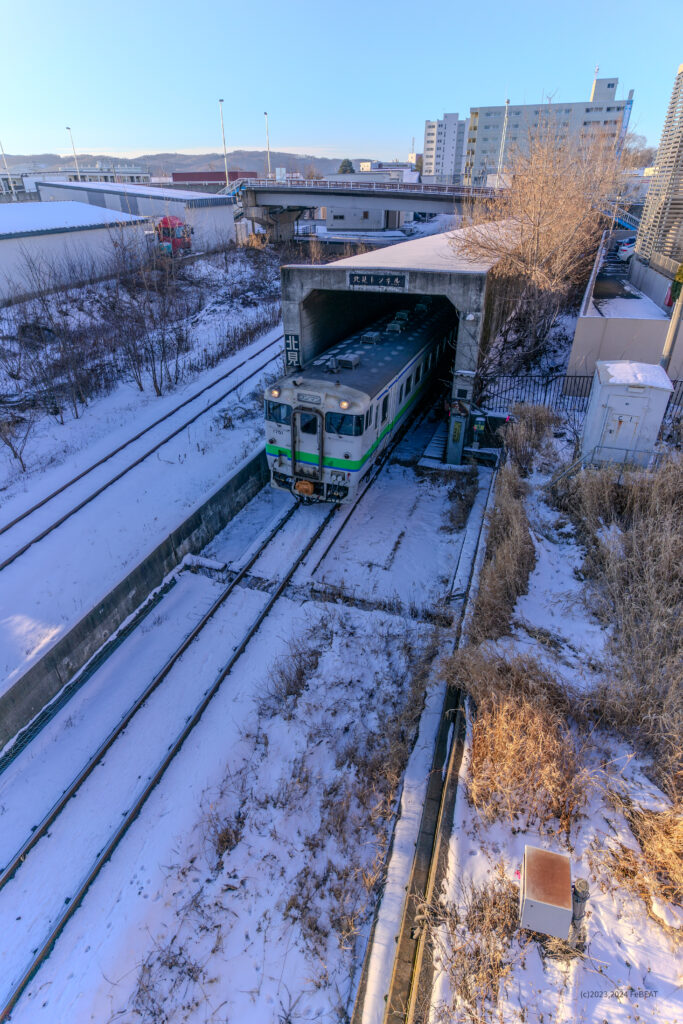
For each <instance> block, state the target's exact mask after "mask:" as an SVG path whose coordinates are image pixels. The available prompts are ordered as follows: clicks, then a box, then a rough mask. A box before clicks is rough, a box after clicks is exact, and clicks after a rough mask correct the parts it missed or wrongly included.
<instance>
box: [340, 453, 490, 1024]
mask: <svg viewBox="0 0 683 1024" xmlns="http://www.w3.org/2000/svg"><path fill="white" fill-rule="evenodd" d="M495 480H496V473H493V474H492V475H491V479H490V481H489V486H488V492H487V501H486V507H485V508H484V511H483V514H482V516H481V522H480V524H479V527H478V530H477V534H476V543H475V544H474V545H473V549H474V550H473V555H472V560H471V565H470V566H469V571H468V572H467V584H466V586H465V587H464V588H463V590H462V592H461V593H460V594H458V596H457V599H459V600H461V602H462V604H461V608H460V614H459V616H458V620H457V624H456V628H455V634H454V639H453V649H454V650H455V649H456V648H457V647H459V646H460V645H461V644H462V642H463V638H464V637H465V635H466V630H467V617H468V615H470V614H471V597H470V593H471V588H472V585H473V582H474V580H475V579H476V577H477V574H478V572H479V570H480V568H481V561H482V559H483V554H484V542H485V537H486V533H485V530H486V519H487V517H486V512H487V510H488V509H489V507H490V503H491V500H492V497H493V492H494V485H495ZM456 575H457V571H456ZM463 699H464V698H463V694H462V693H461V691H460V690H457V691H453V690H450V688H447V689H446V692H445V694H444V699H443V705H442V709H441V715H440V719H439V725H438V729H437V734H436V738H435V743H434V753H433V757H432V763H431V770H430V773H429V779H428V783H427V790H426V793H425V798H424V802H423V810H422V816H421V820H420V826H419V831H418V834H417V837H416V842H415V854H414V857H413V862H412V865H411V869H410V875H409V879H408V884H407V885H406V886H405V890H406V896H405V900H404V904H403V912H402V916H401V921H400V927H399V930H398V935H397V936H396V952H395V954H394V960H393V965H392V972H391V980H390V983H389V987H388V992H387V993H386V994H384V998H383V1000H382V1005H381V1007H379V1006H377V1005H374V1006H370V1005H369V1004H367V1003H366V992H367V987H368V975H369V971H370V966H371V957H372V938H373V935H374V930H375V925H376V923H377V912H376V916H375V922H374V923H373V928H372V932H371V936H370V940H369V942H368V946H367V949H366V954H365V958H364V962H363V967H362V970H361V977H360V981H359V985H358V990H357V993H356V1000H355V1004H354V1008H353V1013H352V1016H351V1024H363V1022H364V1021H366V1020H373V1021H379V1020H381V1021H382V1024H423V1022H424V1021H426V1020H427V1019H428V1017H429V998H430V995H431V988H432V981H433V972H432V965H431V960H430V958H429V955H428V935H427V931H426V929H425V927H424V922H423V920H422V918H421V914H420V906H421V904H422V902H423V901H425V902H426V903H430V902H432V901H433V900H434V899H435V898H436V894H437V893H438V892H439V890H440V886H441V883H442V881H443V879H444V877H445V872H446V870H447V855H448V844H449V839H450V834H451V829H452V825H453V814H454V808H455V799H456V793H457V786H458V776H459V773H460V765H461V762H462V754H463V749H464V739H465V715H464V709H463Z"/></svg>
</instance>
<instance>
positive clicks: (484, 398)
mask: <svg viewBox="0 0 683 1024" xmlns="http://www.w3.org/2000/svg"><path fill="white" fill-rule="evenodd" d="M592 383H593V377H592V376H584V375H565V374H562V375H561V376H554V377H551V376H544V375H542V374H521V375H519V376H514V377H513V376H503V377H492V378H491V379H489V380H485V381H481V382H480V384H479V391H478V392H477V394H476V396H475V397H476V399H477V401H478V403H479V405H482V406H484V407H485V408H486V409H491V410H494V409H495V410H502V411H505V412H507V411H509V410H510V409H511V408H512V406H513V405H516V404H517V403H518V402H524V403H526V404H528V405H547V406H548V407H549V408H550V409H553V410H554V411H555V412H558V413H573V414H579V415H581V416H582V415H583V414H584V413H585V411H586V409H587V408H588V399H589V397H590V391H591V384H592ZM672 384H673V386H674V389H673V392H672V394H671V398H670V399H669V404H668V405H667V407H666V413H665V414H664V424H665V425H669V424H671V423H673V421H674V419H675V418H677V417H679V416H680V415H681V413H682V412H683V380H674V381H672Z"/></svg>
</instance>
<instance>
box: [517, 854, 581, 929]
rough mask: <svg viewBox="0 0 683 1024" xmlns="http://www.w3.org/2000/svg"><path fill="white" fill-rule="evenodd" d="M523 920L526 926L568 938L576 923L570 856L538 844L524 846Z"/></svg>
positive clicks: (520, 912)
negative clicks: (573, 918) (573, 916)
mask: <svg viewBox="0 0 683 1024" xmlns="http://www.w3.org/2000/svg"><path fill="white" fill-rule="evenodd" d="M519 919H520V924H521V926H522V928H529V929H530V930H531V931H534V932H543V934H544V935H552V936H554V937H555V938H556V939H567V938H568V937H569V929H570V927H571V923H572V879H571V865H570V863H569V857H568V856H567V855H566V854H564V853H551V852H550V851H549V850H541V849H539V848H538V847H537V846H525V847H524V861H523V863H522V884H521V886H520V905H519Z"/></svg>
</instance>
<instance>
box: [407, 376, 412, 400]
mask: <svg viewBox="0 0 683 1024" xmlns="http://www.w3.org/2000/svg"><path fill="white" fill-rule="evenodd" d="M412 388H413V378H412V377H408V378H407V379H406V397H407V396H408V395H409V394H410V392H411V391H412Z"/></svg>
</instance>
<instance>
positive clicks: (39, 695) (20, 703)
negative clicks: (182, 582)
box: [0, 449, 269, 749]
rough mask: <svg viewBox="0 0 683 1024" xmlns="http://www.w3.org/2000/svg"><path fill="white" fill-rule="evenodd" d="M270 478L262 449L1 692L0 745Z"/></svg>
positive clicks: (55, 692) (14, 733)
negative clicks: (185, 559) (5, 690)
mask: <svg viewBox="0 0 683 1024" xmlns="http://www.w3.org/2000/svg"><path fill="white" fill-rule="evenodd" d="M268 478H269V475H268V465H267V462H266V457H265V451H264V450H263V449H261V450H260V451H259V452H258V454H257V455H255V456H253V457H252V458H251V459H249V460H248V461H247V462H245V463H243V464H242V465H241V466H239V467H238V468H237V469H236V470H235V471H234V472H233V473H232V475H231V476H230V478H229V479H228V480H227V482H226V483H224V484H223V485H222V486H221V487H220V488H219V489H218V490H217V491H216V492H215V494H213V495H212V496H211V497H210V498H209V499H208V501H206V502H204V503H203V504H202V505H200V506H199V507H198V508H197V509H195V511H194V512H193V513H192V515H190V516H189V517H188V518H187V519H186V520H185V522H184V523H182V524H181V525H180V526H179V527H178V528H177V529H176V530H174V531H173V533H171V534H170V535H169V536H168V537H167V538H166V539H165V540H164V541H162V543H161V544H159V545H158V547H156V548H155V549H154V551H152V552H150V554H149V555H148V556H147V558H145V559H144V560H143V561H142V562H141V563H140V564H139V565H137V566H136V567H135V568H134V569H133V570H132V571H131V572H130V573H129V574H128V576H126V578H125V579H124V580H122V581H121V583H119V585H118V586H117V587H115V588H114V590H112V591H111V592H110V593H109V594H108V595H107V596H106V597H105V598H104V600H103V601H102V602H101V603H100V604H99V605H98V606H97V607H96V608H93V609H92V611H91V612H89V613H88V614H87V615H86V616H85V617H84V618H82V619H81V620H80V622H78V623H77V624H76V625H75V626H74V627H73V628H72V629H71V630H69V632H68V633H67V634H66V635H65V636H63V637H62V639H61V640H59V641H58V642H57V643H56V644H55V645H54V646H53V647H52V648H51V649H50V650H49V651H48V652H47V654H45V655H44V657H42V658H41V659H40V661H38V662H36V663H35V664H34V665H33V666H32V667H31V668H30V669H29V670H28V672H26V673H25V675H23V676H22V677H21V679H19V680H18V681H17V682H16V683H15V684H14V686H13V687H12V688H11V689H10V690H8V691H7V693H5V694H3V695H2V697H0V749H1V748H2V747H3V746H4V745H5V744H6V743H7V742H8V740H10V739H12V737H13V736H15V735H16V734H17V733H18V732H19V731H20V730H21V729H23V728H24V727H25V726H26V725H27V724H28V723H29V722H30V721H31V720H32V719H33V718H34V717H35V716H36V715H37V714H39V712H40V711H41V710H42V709H43V708H44V707H45V705H46V704H48V703H49V702H50V701H51V700H52V699H53V698H54V697H55V696H56V695H57V694H58V693H59V692H60V690H62V689H63V687H64V686H65V685H66V684H67V683H68V681H69V680H70V679H71V678H72V677H73V676H74V675H75V674H76V673H77V672H78V671H79V670H80V669H81V668H82V667H83V666H84V665H85V664H86V663H87V662H88V661H89V660H90V659H91V658H92V657H93V655H94V654H95V653H96V652H97V651H98V650H99V649H100V648H101V647H102V645H103V644H105V643H106V642H107V640H108V639H109V638H110V637H111V635H112V634H113V633H114V632H115V631H116V630H117V629H118V628H119V626H120V625H121V623H122V622H124V621H125V620H126V619H127V618H128V616H130V615H131V614H132V613H133V612H135V610H136V609H137V608H139V607H140V605H141V604H142V603H143V602H144V601H145V600H146V598H147V597H148V596H149V594H150V593H151V592H152V591H153V590H154V589H155V588H156V587H158V586H159V585H160V584H161V583H162V581H163V579H164V577H165V576H167V575H168V573H170V572H171V571H172V570H173V569H174V568H175V567H176V566H177V565H178V564H179V563H180V562H181V561H182V559H183V558H184V557H185V555H186V554H196V553H197V552H198V551H200V550H201V549H202V548H203V547H205V545H206V544H208V542H209V541H210V540H212V538H213V537H215V536H216V534H217V533H219V532H220V531H221V530H222V529H223V528H224V527H225V526H226V524H227V523H229V522H230V520H231V519H232V518H233V516H235V515H236V514H237V513H238V512H239V510H240V509H241V508H243V506H244V505H246V504H247V502H248V501H250V500H251V498H253V496H254V495H255V494H256V493H257V492H258V491H259V490H260V489H261V488H262V487H263V486H264V485H265V484H266V482H267V481H268Z"/></svg>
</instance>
